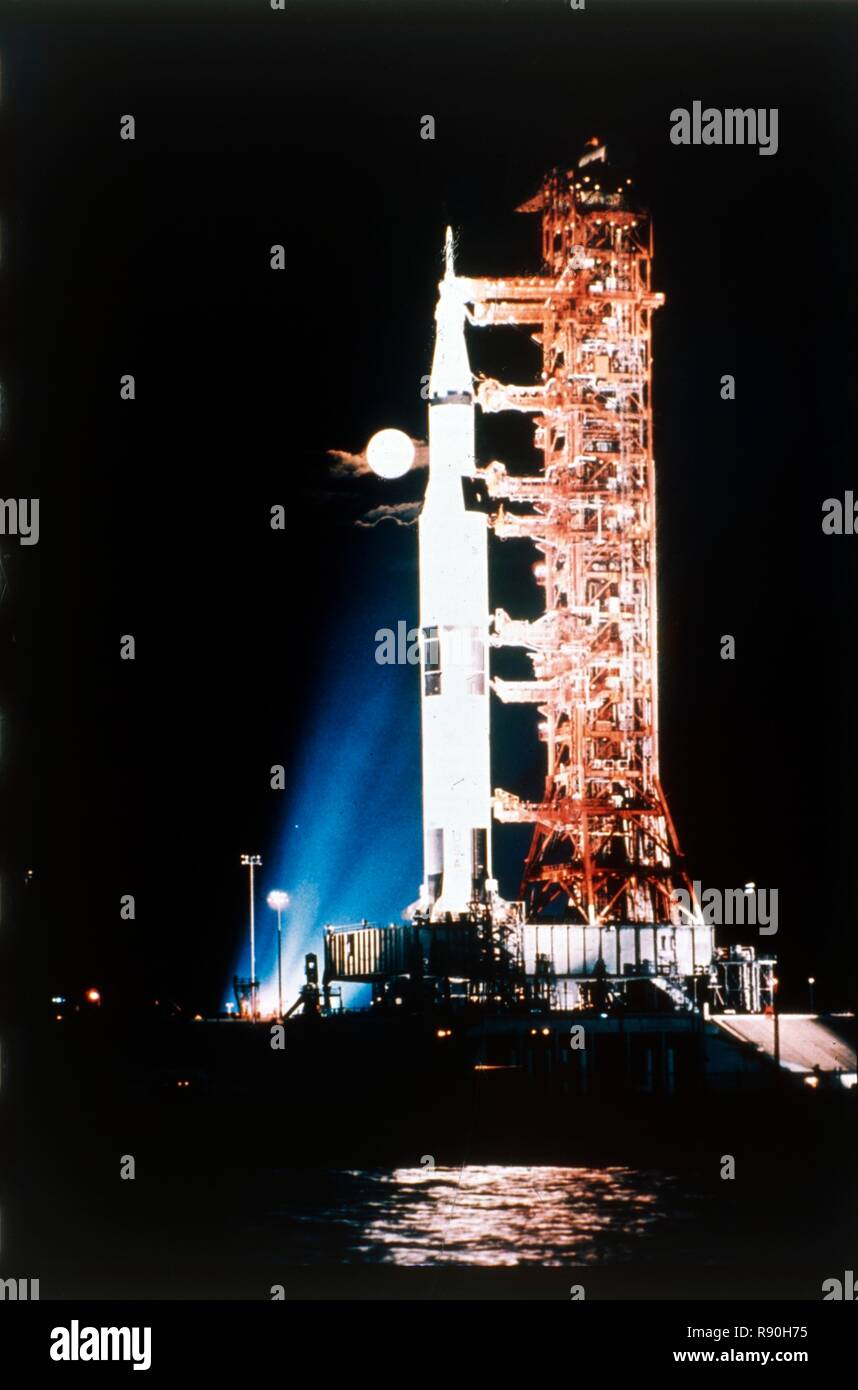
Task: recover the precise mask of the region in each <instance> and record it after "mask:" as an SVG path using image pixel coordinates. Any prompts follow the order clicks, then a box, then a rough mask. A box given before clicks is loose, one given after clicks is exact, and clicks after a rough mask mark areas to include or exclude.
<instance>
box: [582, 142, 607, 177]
mask: <svg viewBox="0 0 858 1390" xmlns="http://www.w3.org/2000/svg"><path fill="white" fill-rule="evenodd" d="M607 158H608V147H607V145H600V144H599V137H598V136H597V135H594V136H593V137H592V139H590V140H588V141H587V143H586V145H585V147H584V153H583V154H582V156H581V158H580V159H579V160H578V168H579V169H583V168H584V165H585V164H592V163H593V161H594V160H596V159H601V161H602V163H603V164H604V163H605V160H606V159H607Z"/></svg>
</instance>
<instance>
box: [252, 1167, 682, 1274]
mask: <svg viewBox="0 0 858 1390" xmlns="http://www.w3.org/2000/svg"><path fill="white" fill-rule="evenodd" d="M279 1195H280V1197H281V1200H280V1201H278V1202H277V1203H276V1206H275V1209H274V1210H269V1211H268V1212H267V1213H266V1215H265V1218H264V1221H263V1222H261V1223H260V1225H259V1227H258V1235H259V1237H260V1238H262V1239H263V1240H264V1243H265V1244H266V1245H268V1246H269V1249H271V1250H274V1249H277V1250H278V1251H279V1253H280V1254H281V1255H283V1254H286V1253H288V1255H289V1256H291V1258H293V1259H297V1260H299V1261H303V1260H308V1261H310V1262H313V1263H316V1262H318V1261H319V1260H322V1261H325V1260H329V1259H333V1260H339V1261H346V1262H352V1261H366V1262H370V1263H390V1264H395V1265H400V1266H421V1265H422V1266H426V1265H430V1266H431V1265H435V1266H440V1265H472V1266H473V1265H482V1266H485V1267H491V1266H497V1267H500V1266H504V1265H507V1266H509V1265H522V1264H524V1265H528V1264H532V1265H539V1266H541V1267H545V1266H550V1265H561V1264H570V1263H571V1264H576V1265H584V1264H596V1263H602V1262H605V1263H613V1264H615V1263H617V1262H622V1261H631V1260H634V1261H635V1262H640V1261H641V1260H646V1259H647V1258H652V1259H659V1258H663V1257H664V1256H665V1254H666V1253H670V1254H671V1255H682V1256H684V1257H687V1256H689V1255H690V1254H693V1247H694V1245H695V1244H696V1240H695V1232H696V1230H697V1227H698V1224H699V1218H700V1216H701V1214H702V1212H701V1206H703V1207H705V1206H706V1205H707V1203H706V1202H705V1200H704V1199H703V1198H702V1197H701V1196H700V1194H697V1193H694V1192H688V1191H683V1190H682V1189H681V1187H680V1184H679V1182H678V1180H677V1179H676V1178H675V1177H673V1176H668V1175H665V1174H662V1173H657V1172H646V1171H641V1170H639V1169H632V1168H600V1169H597V1168H549V1167H540V1168H535V1167H527V1168H525V1167H510V1166H497V1165H486V1166H468V1167H465V1168H463V1169H458V1168H440V1167H439V1168H431V1167H429V1166H426V1167H418V1168H398V1169H395V1170H392V1171H387V1172H381V1171H378V1172H357V1171H352V1172H348V1171H342V1170H340V1171H336V1172H333V1171H330V1172H327V1173H318V1172H316V1173H313V1174H307V1175H305V1176H304V1178H303V1179H301V1180H299V1179H298V1178H297V1175H295V1174H294V1173H293V1174H283V1175H282V1186H281V1187H280V1189H279ZM283 1199H285V1200H283ZM704 1224H707V1223H705V1222H704Z"/></svg>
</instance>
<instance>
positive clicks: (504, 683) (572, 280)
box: [468, 142, 700, 927]
mask: <svg viewBox="0 0 858 1390" xmlns="http://www.w3.org/2000/svg"><path fill="white" fill-rule="evenodd" d="M593 143H595V142H593ZM599 159H601V160H602V161H603V162H602V163H601V165H600V164H599V163H598V162H596V161H598V160H599ZM604 160H605V152H604V148H603V147H599V148H598V149H597V150H596V151H595V153H589V154H586V155H585V156H584V157H583V158H582V160H581V161H579V164H578V166H577V167H576V168H575V169H573V170H571V171H568V172H566V173H561V172H558V171H555V172H553V173H551V174H550V175H548V177H547V178H546V180H545V182H544V183H543V186H542V188H541V190H540V191H539V193H538V194H537V195H536V197H534V198H533V199H531V200H530V201H529V202H527V203H525V204H524V205H523V206H522V207H521V208H519V209H518V211H520V212H539V213H541V217H542V252H543V273H542V274H541V275H539V276H524V277H518V276H517V277H511V278H502V279H479V278H474V279H471V280H469V281H468V285H469V290H468V294H469V301H468V302H469V306H470V316H469V317H470V321H471V322H472V323H473V324H475V325H477V326H481V327H490V326H497V325H510V324H514V325H521V326H526V327H528V328H530V329H531V331H532V336H533V340H534V341H535V342H536V343H537V344H538V345H539V346H540V348H541V353H542V371H541V378H540V381H539V383H538V384H535V385H511V384H505V383H502V382H499V381H496V380H482V381H481V383H480V385H479V387H478V391H477V399H478V402H479V404H480V406H481V408H482V409H483V410H484V411H486V412H496V411H506V410H515V411H525V412H529V413H531V414H532V415H533V416H534V426H535V438H534V443H535V447H536V448H537V449H538V450H540V451H541V453H542V468H541V472H540V473H539V474H537V475H535V476H521V475H513V474H510V473H509V472H508V471H507V469H506V467H505V465H504V464H502V463H498V462H494V463H491V464H489V465H488V467H486V468H485V469H484V470H483V476H484V478H485V481H486V486H487V491H488V493H489V497H490V498H491V499H493V500H496V501H497V503H498V504H499V505H498V507H497V510H496V511H495V513H494V515H493V518H492V524H493V526H494V530H495V534H496V535H497V536H498V537H500V538H507V537H526V538H528V539H530V540H531V541H532V542H533V544H534V545H535V547H536V549H537V551H538V552H539V554H540V557H541V562H540V563H539V564H538V565H537V566H536V567H535V573H536V575H537V579H538V581H539V582H540V583H541V585H542V586H543V588H544V594H545V607H544V612H543V614H542V615H541V616H540V617H539V618H537V619H536V620H535V621H533V622H528V621H518V620H514V619H512V618H510V617H509V615H508V614H507V613H505V612H503V610H498V611H497V612H496V613H495V614H494V617H493V631H492V638H491V640H492V644H493V645H495V646H508V647H518V648H523V649H525V650H526V651H527V652H528V654H529V656H530V660H531V662H532V665H533V679H532V680H528V681H508V680H501V679H498V678H495V679H494V680H493V682H492V685H493V688H494V690H495V692H496V693H497V694H498V695H499V697H500V698H501V699H502V700H503V701H505V702H508V703H527V704H533V705H535V706H536V707H537V709H538V713H539V717H540V723H539V736H540V738H541V739H542V740H543V741H544V743H545V745H546V756H547V771H546V779H545V788H544V794H543V799H542V801H540V802H527V801H523V800H521V799H520V798H519V797H517V796H515V795H514V794H512V793H511V792H508V791H503V790H496V791H495V794H494V814H495V817H496V818H497V819H498V820H500V821H514V822H525V823H530V824H533V827H534V830H533V837H532V841H531V846H530V851H529V854H528V856H527V860H526V862H525V866H524V872H523V880H522V887H521V895H522V898H523V899H524V900H525V902H526V903H527V906H528V910H529V913H530V914H532V915H534V916H538V915H539V914H540V913H541V912H543V911H544V910H545V909H546V908H548V906H549V904H551V903H553V902H554V901H555V900H558V899H561V898H564V899H565V905H566V906H567V907H568V909H569V912H570V914H571V920H573V921H581V922H583V923H584V924H585V925H589V926H599V927H602V926H606V925H609V924H613V923H626V924H635V923H670V922H674V923H680V922H681V921H684V922H685V924H687V923H688V916H687V914H684V915H683V914H681V912H680V909H679V908H678V907H677V906H676V903H675V902H674V901H673V900H672V897H671V895H672V892H673V888H674V886H676V885H678V884H679V883H681V884H682V886H683V887H684V888H685V889H686V891H687V892H688V893H689V901H691V903H692V904H693V911H694V917H695V918H696V919H697V920H698V921H699V920H700V915H699V905H698V903H697V902H696V899H695V897H694V892H693V888H692V885H691V883H690V881H689V880H688V878H687V876H686V875H685V873H684V871H683V869H682V867H681V863H680V861H681V852H680V849H679V845H678V842H677V839H676V834H675V831H674V828H673V824H672V821H671V818H670V814H669V811H668V808H667V803H666V801H665V797H664V794H663V791H662V788H661V784H660V781H659V758H658V650H657V602H656V536H655V466H654V458H653V445H652V407H651V400H650V390H651V372H652V352H651V320H652V314H653V312H654V311H655V310H656V309H658V308H660V307H661V305H662V304H663V303H664V295H663V294H661V293H657V292H655V291H654V290H653V288H652V281H651V268H652V255H653V243H652V226H651V221H650V217H649V214H648V213H647V212H645V211H643V210H641V209H640V208H639V207H638V206H637V205H636V201H635V199H634V197H633V194H632V191H631V187H632V181H631V179H629V178H623V177H622V176H620V175H619V174H617V173H616V172H615V171H612V170H611V169H610V168H609V167H608V166H607V164H606V163H605V162H604Z"/></svg>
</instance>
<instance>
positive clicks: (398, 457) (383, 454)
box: [366, 430, 414, 478]
mask: <svg viewBox="0 0 858 1390" xmlns="http://www.w3.org/2000/svg"><path fill="white" fill-rule="evenodd" d="M366 461H367V463H368V464H369V466H370V468H371V469H372V471H373V473H376V474H377V475H378V477H379V478H401V477H402V476H403V475H404V474H405V473H407V472H408V470H409V468H410V467H411V465H412V463H413V462H414V445H413V444H412V442H411V440H410V439H409V438H408V435H407V434H403V433H402V430H379V432H378V434H374V435H373V436H372V439H371V440H370V441H369V443H368V444H367V446H366Z"/></svg>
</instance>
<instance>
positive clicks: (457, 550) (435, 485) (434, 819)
mask: <svg viewBox="0 0 858 1390" xmlns="http://www.w3.org/2000/svg"><path fill="white" fill-rule="evenodd" d="M438 290H439V294H438V304H437V308H436V310H435V323H436V331H435V353H434V357H433V360H432V373H431V376H430V379H429V481H428V484H427V488H426V496H425V501H424V504H423V510H422V512H421V515H420V526H419V537H420V681H421V730H422V757H423V866H424V881H423V883H422V885H421V891H420V899H419V903H418V909H419V910H420V911H421V912H425V913H427V914H428V915H429V917H430V918H431V920H433V921H442V920H446V919H447V914H448V913H449V914H451V916H452V919H453V920H455V919H456V917H457V916H458V915H459V914H461V913H466V912H468V911H469V909H470V908H471V907H472V905H473V904H474V903H475V902H484V901H486V895H487V893H489V892H491V891H492V890H493V889H494V887H495V884H494V882H493V881H492V869H491V836H490V825H491V777H490V753H489V750H490V739H489V673H488V613H489V592H488V540H487V521H486V516H485V514H484V513H483V512H481V511H479V510H473V509H472V507H473V495H472V494H473V487H472V486H471V488H469V483H471V484H473V479H474V477H475V468H476V465H475V459H474V396H473V380H472V377H471V369H470V364H469V362H468V350H467V346H466V343H465V319H466V313H465V298H466V290H467V283H466V282H464V281H462V280H461V279H459V278H458V277H457V276H456V274H455V270H454V266H453V237H452V232H451V231H450V228H449V227H448V228H447V242H446V250H445V272H444V278H443V279H442V280H441V282H440V284H439V286H438ZM469 503H470V504H471V505H470V506H469Z"/></svg>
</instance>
